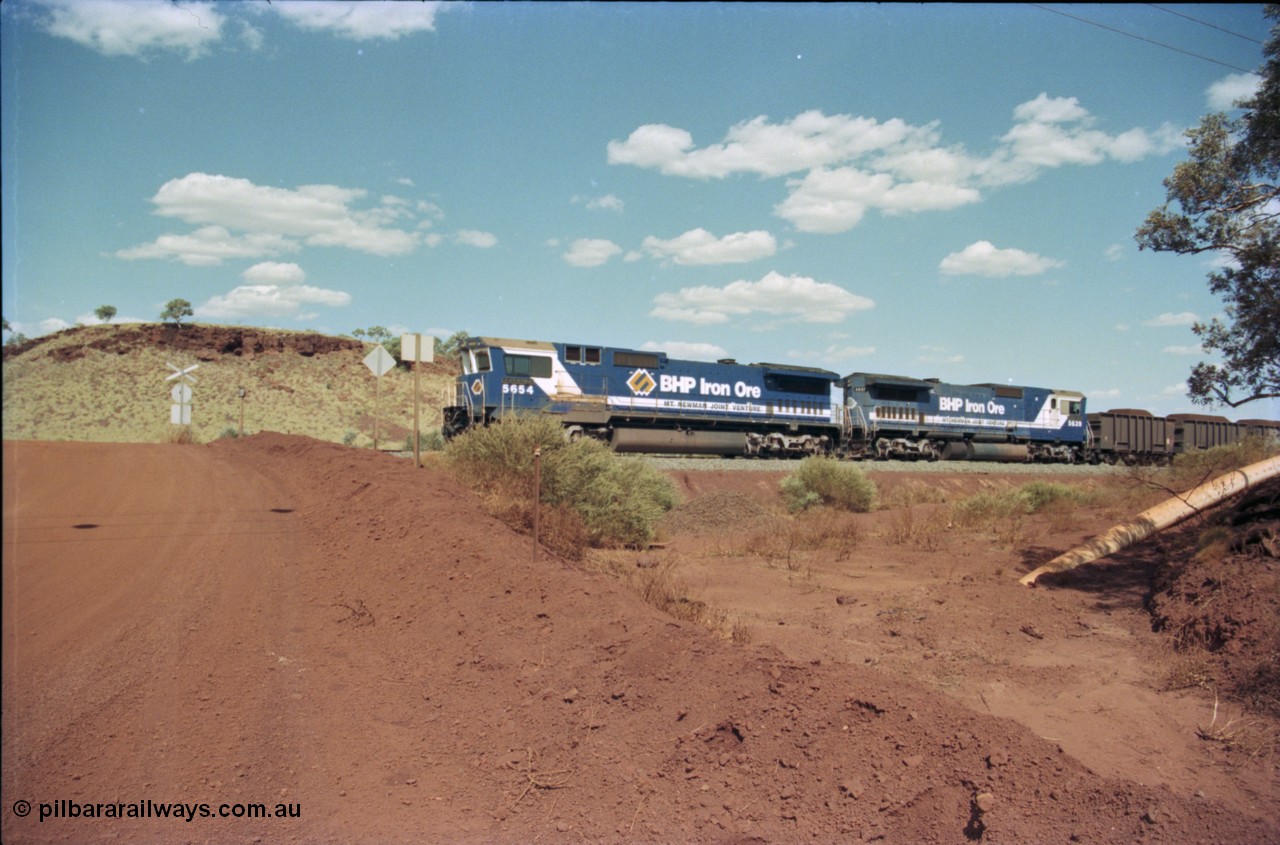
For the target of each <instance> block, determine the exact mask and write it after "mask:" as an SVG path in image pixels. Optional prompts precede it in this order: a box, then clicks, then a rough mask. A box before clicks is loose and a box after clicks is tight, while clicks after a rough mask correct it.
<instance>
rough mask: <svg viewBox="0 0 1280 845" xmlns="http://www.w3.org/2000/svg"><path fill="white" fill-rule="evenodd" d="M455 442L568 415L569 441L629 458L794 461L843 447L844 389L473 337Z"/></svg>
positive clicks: (763, 371) (460, 383)
mask: <svg viewBox="0 0 1280 845" xmlns="http://www.w3.org/2000/svg"><path fill="white" fill-rule="evenodd" d="M459 351H460V355H461V359H462V375H460V376H459V377H458V379H457V384H456V388H455V393H456V395H455V400H454V404H453V405H452V406H451V407H448V408H445V409H444V434H445V436H446V437H451V436H453V435H455V434H457V433H458V432H460V431H462V430H463V429H465V428H466V427H468V426H471V425H486V424H488V423H490V422H492V421H494V420H500V419H502V418H503V417H505V416H508V415H512V414H521V413H525V414H527V413H532V412H537V413H544V414H554V415H556V416H558V417H559V418H560V419H561V421H562V422H563V423H564V425H565V427H566V428H567V429H568V433H569V436H570V437H584V436H585V437H595V438H598V439H600V440H604V441H606V442H608V443H609V444H610V445H611V446H612V447H613V448H614V449H615V450H617V451H619V452H666V453H673V454H709V455H745V456H766V457H768V456H794V455H816V454H825V453H829V452H832V451H834V450H836V449H837V448H838V447H839V445H840V439H841V438H840V435H841V424H842V419H843V413H842V410H843V409H842V390H841V387H840V384H839V381H840V377H839V376H838V375H837V374H836V373H833V372H831V371H829V370H821V369H814V368H810V367H795V366H788V365H785V364H750V365H745V364H739V363H737V362H735V361H733V360H729V359H725V360H722V361H718V362H716V363H714V364H712V363H706V362H702V361H686V360H678V359H675V358H671V357H668V355H667V354H666V353H664V352H653V351H648V350H638V349H618V348H613V347H606V346H591V345H587V344H573V343H547V342H545V341H532V340H510V339H503V338H489V337H473V338H468V339H467V340H465V341H464V342H463V343H462V344H461V345H460V347H459Z"/></svg>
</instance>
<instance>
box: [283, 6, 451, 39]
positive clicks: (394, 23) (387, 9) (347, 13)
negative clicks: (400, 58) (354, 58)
mask: <svg viewBox="0 0 1280 845" xmlns="http://www.w3.org/2000/svg"><path fill="white" fill-rule="evenodd" d="M450 5H451V4H446V3H437V2H416V3H400V2H366V0H361V2H342V0H306V2H291V1H290V0H276V2H274V3H272V4H271V8H272V9H273V10H274V11H275V12H276V13H277V14H278V15H280V17H282V18H284V19H285V20H287V21H290V22H291V23H293V24H294V25H295V26H297V27H299V28H301V29H305V30H310V31H312V32H331V33H333V34H334V35H337V36H339V37H342V38H349V39H351V40H353V41H370V40H373V39H377V38H385V39H389V40H392V41H394V40H396V39H398V38H401V37H402V36H406V35H414V34H416V33H419V32H434V31H435V28H436V15H437V14H438V13H439V12H442V11H446V10H447V9H448V8H449V7H450Z"/></svg>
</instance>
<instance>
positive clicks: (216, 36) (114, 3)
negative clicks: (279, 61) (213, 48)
mask: <svg viewBox="0 0 1280 845" xmlns="http://www.w3.org/2000/svg"><path fill="white" fill-rule="evenodd" d="M38 5H39V6H40V7H41V8H42V9H43V10H44V11H46V12H47V13H48V17H47V18H45V19H44V26H45V30H46V31H47V32H48V33H49V34H50V35H53V36H55V37H58V38H66V39H68V40H70V41H74V42H76V43H77V44H80V45H82V46H85V47H88V48H89V49H91V50H95V51H97V52H99V53H101V54H102V55H104V56H136V57H146V56H149V55H152V54H154V53H160V52H176V53H185V54H186V56H187V58H188V59H196V58H199V57H200V56H203V55H204V54H205V53H206V52H207V51H208V49H209V47H210V45H213V44H216V43H217V42H218V41H219V40H221V38H222V25H223V23H224V22H225V19H224V18H223V16H222V15H221V14H219V12H218V10H217V4H215V3H172V2H169V0H40V2H39V4H38Z"/></svg>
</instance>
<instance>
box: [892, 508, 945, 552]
mask: <svg viewBox="0 0 1280 845" xmlns="http://www.w3.org/2000/svg"><path fill="white" fill-rule="evenodd" d="M949 528H951V519H950V515H949V514H948V513H946V512H945V511H940V510H937V509H932V510H930V509H925V510H919V511H918V510H916V509H915V508H914V507H911V506H907V507H905V508H903V509H901V510H899V511H898V512H897V513H895V514H894V515H893V517H892V518H891V519H890V520H889V524H888V527H887V528H886V529H885V532H884V537H885V539H886V540H888V541H889V542H890V543H893V544H894V545H895V546H914V547H915V548H918V549H922V550H924V551H927V552H936V551H937V550H938V549H940V548H942V546H943V544H944V539H945V534H946V532H947V530H948V529H949Z"/></svg>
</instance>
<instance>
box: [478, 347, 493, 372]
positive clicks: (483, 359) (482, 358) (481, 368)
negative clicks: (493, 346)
mask: <svg viewBox="0 0 1280 845" xmlns="http://www.w3.org/2000/svg"><path fill="white" fill-rule="evenodd" d="M490 369H492V368H491V367H490V365H489V350H488V349H484V350H482V351H480V352H477V353H476V372H477V373H487V372H489V370H490Z"/></svg>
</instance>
